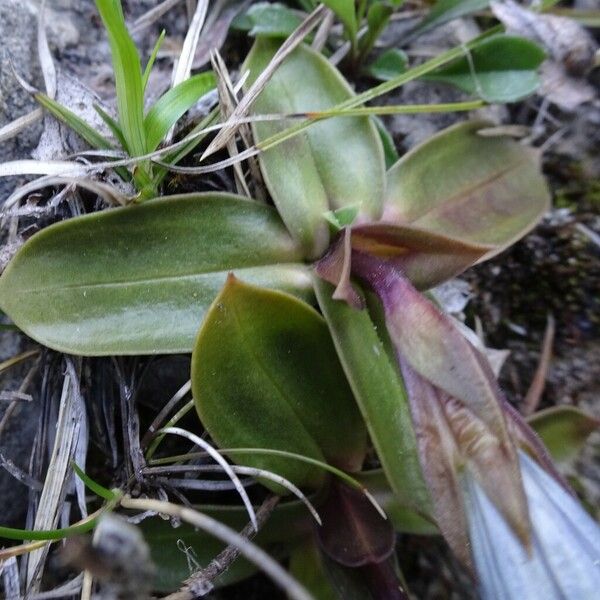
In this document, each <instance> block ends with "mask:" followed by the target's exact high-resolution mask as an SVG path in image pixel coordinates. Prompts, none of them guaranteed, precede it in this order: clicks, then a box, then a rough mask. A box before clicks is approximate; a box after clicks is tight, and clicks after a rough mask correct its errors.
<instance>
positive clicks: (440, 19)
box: [417, 0, 490, 33]
mask: <svg viewBox="0 0 600 600" xmlns="http://www.w3.org/2000/svg"><path fill="white" fill-rule="evenodd" d="M489 4H490V0H438V1H437V2H436V3H435V4H434V6H433V8H432V9H431V10H430V11H429V14H428V15H427V16H426V17H425V18H424V19H423V20H422V21H421V23H420V24H419V26H418V28H417V31H418V32H419V33H424V32H425V31H429V30H430V29H434V28H435V27H439V26H440V25H443V24H444V23H448V21H452V20H453V19H458V18H459V17H464V16H465V15H470V14H471V13H474V12H477V11H478V10H483V9H484V8H487V7H488V6H489Z"/></svg>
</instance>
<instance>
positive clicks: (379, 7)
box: [359, 2, 394, 57]
mask: <svg viewBox="0 0 600 600" xmlns="http://www.w3.org/2000/svg"><path fill="white" fill-rule="evenodd" d="M392 12H394V9H393V8H392V7H391V6H388V5H386V4H384V3H383V2H376V3H374V4H372V5H371V6H370V7H369V10H368V12H367V31H366V33H365V34H364V35H363V36H362V37H361V38H360V41H359V49H360V56H361V57H365V56H367V54H368V53H369V52H370V51H371V50H372V49H373V46H374V45H375V42H376V41H377V38H378V37H379V36H380V34H381V32H382V31H383V30H384V29H385V27H386V25H387V24H388V21H389V19H390V15H391V14H392Z"/></svg>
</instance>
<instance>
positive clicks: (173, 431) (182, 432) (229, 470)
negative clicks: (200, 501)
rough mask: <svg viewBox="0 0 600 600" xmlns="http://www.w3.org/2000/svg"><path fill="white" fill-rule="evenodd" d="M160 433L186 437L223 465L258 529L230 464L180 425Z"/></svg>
mask: <svg viewBox="0 0 600 600" xmlns="http://www.w3.org/2000/svg"><path fill="white" fill-rule="evenodd" d="M160 433H170V434H172V435H179V436H181V437H184V438H187V439H188V440H190V442H193V443H194V444H196V445H197V446H199V447H200V448H202V449H203V450H205V451H206V452H208V454H210V456H211V457H212V458H213V459H214V460H215V461H216V462H218V463H219V465H221V467H223V471H225V473H226V474H227V476H228V477H229V478H230V479H231V481H232V482H233V483H234V485H235V489H236V490H237V492H238V494H239V495H240V498H241V499H242V502H243V503H244V506H245V507H246V510H247V511H248V515H249V517H250V521H252V523H253V525H254V527H255V528H256V529H257V530H258V524H257V521H256V513H255V512H254V507H253V506H252V502H250V498H248V494H247V493H246V490H245V489H244V486H243V485H242V482H241V481H240V480H239V477H238V476H237V475H236V474H235V473H234V471H233V469H232V468H231V465H230V464H229V463H228V462H227V461H226V460H225V459H224V458H223V456H221V454H219V452H217V451H216V450H215V449H214V448H213V447H212V446H211V445H210V444H209V443H208V442H206V441H204V440H203V439H202V438H200V437H198V436H197V435H194V434H193V433H190V432H189V431H186V430H185V429H181V428H180V427H166V428H165V429H161V430H160Z"/></svg>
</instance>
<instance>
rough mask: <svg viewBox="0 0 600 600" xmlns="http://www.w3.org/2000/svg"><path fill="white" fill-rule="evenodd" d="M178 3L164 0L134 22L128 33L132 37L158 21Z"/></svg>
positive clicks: (176, 0) (178, 0)
mask: <svg viewBox="0 0 600 600" xmlns="http://www.w3.org/2000/svg"><path fill="white" fill-rule="evenodd" d="M180 2H181V0H164V2H161V3H160V4H157V5H156V6H155V7H154V8H152V9H150V10H149V11H148V12H146V13H144V14H143V15H142V16H141V17H139V18H138V19H136V20H135V21H134V23H133V25H132V26H131V27H130V28H129V31H130V33H131V34H132V35H133V34H136V33H139V32H140V31H142V30H144V29H146V28H148V27H150V25H152V24H153V23H156V21H158V19H160V18H161V17H162V16H163V15H164V14H165V13H167V12H168V11H169V10H171V9H172V8H173V7H174V6H175V5H177V4H179V3H180Z"/></svg>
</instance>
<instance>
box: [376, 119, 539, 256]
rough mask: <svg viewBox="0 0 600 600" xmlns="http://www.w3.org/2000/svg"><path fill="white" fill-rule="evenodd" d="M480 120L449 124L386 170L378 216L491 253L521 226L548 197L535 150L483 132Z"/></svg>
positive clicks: (526, 225)
mask: <svg viewBox="0 0 600 600" xmlns="http://www.w3.org/2000/svg"><path fill="white" fill-rule="evenodd" d="M487 125H489V124H487V123H486V122H481V121H471V122H467V123H461V124H459V125H455V126H453V127H449V128H448V129H445V130H444V131H441V132H440V133H438V134H437V135H435V136H433V137H431V138H429V139H428V140H427V141H426V142H425V143H423V144H421V145H420V146H418V147H416V148H414V149H413V150H411V151H410V152H408V153H407V154H405V155H404V156H403V157H402V158H401V159H400V160H399V161H398V162H397V163H396V164H395V165H394V166H393V167H392V168H391V169H390V170H389V171H388V176H387V188H386V201H385V209H384V216H383V220H384V221H386V222H388V223H400V224H406V223H410V225H412V226H414V227H419V228H422V229H427V230H429V231H431V232H433V233H438V234H441V235H444V236H449V237H452V238H456V239H458V240H461V241H463V242H465V243H470V244H484V245H491V246H493V248H492V249H491V250H490V251H489V253H488V254H486V255H485V258H489V257H490V256H492V255H494V254H497V253H498V252H500V251H501V250H503V249H504V248H506V247H507V246H509V245H510V244H512V243H513V242H514V241H515V240H517V239H519V238H520V237H521V236H523V235H524V234H525V233H526V232H527V231H529V230H530V229H531V228H532V227H533V226H534V225H535V224H536V223H537V221H538V220H539V219H540V218H541V217H542V215H543V214H544V213H545V212H546V210H548V207H549V202H550V196H549V193H548V188H547V185H546V182H545V180H544V177H543V176H542V174H541V171H540V166H539V157H538V154H537V152H536V151H535V150H533V149H531V148H527V147H525V146H523V145H521V144H519V143H517V142H516V141H514V140H513V139H511V138H508V137H483V136H480V135H478V133H477V132H478V131H479V130H480V129H481V128H483V127H485V126H487Z"/></svg>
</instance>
